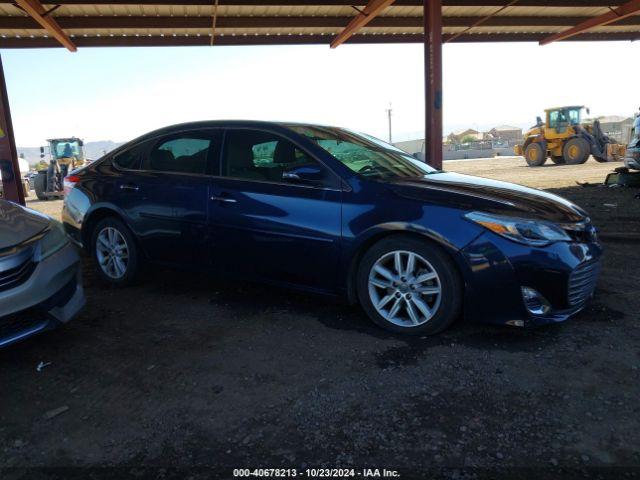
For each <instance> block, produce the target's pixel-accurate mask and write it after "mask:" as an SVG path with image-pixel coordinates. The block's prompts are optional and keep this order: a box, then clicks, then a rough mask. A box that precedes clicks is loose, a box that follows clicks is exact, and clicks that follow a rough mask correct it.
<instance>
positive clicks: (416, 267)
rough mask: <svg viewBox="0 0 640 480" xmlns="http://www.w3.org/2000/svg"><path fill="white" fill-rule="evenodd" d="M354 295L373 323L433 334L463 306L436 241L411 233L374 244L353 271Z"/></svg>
mask: <svg viewBox="0 0 640 480" xmlns="http://www.w3.org/2000/svg"><path fill="white" fill-rule="evenodd" d="M356 281H357V290H358V298H359V300H360V304H361V305H362V307H363V309H364V310H365V312H366V313H367V315H368V316H369V318H371V320H373V321H374V322H375V323H376V324H378V325H379V326H381V327H382V328H385V329H387V330H390V331H392V332H396V333H403V334H409V335H434V334H436V333H439V332H441V331H443V330H444V329H446V328H447V327H448V326H449V325H451V324H452V323H453V321H454V320H455V319H456V318H457V317H458V315H459V314H460V311H461V308H462V291H463V289H462V282H461V280H460V277H459V275H458V271H457V269H456V267H455V265H454V264H453V262H452V261H451V259H449V257H448V256H447V255H446V253H445V252H444V251H443V250H442V249H441V248H440V247H439V246H437V245H436V244H434V243H431V242H429V241H426V240H421V239H417V238H413V237H410V236H404V235H402V236H400V235H398V236H393V237H390V238H387V239H384V240H381V241H380V242H378V243H376V244H375V245H374V246H373V247H371V248H370V249H369V250H368V251H367V252H366V253H365V254H364V256H363V258H362V261H361V262H360V265H359V268H358V272H357V279H356Z"/></svg>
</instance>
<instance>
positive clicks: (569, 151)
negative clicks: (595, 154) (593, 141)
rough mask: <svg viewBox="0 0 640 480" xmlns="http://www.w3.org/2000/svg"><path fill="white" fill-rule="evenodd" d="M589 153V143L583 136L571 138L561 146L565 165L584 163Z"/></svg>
mask: <svg viewBox="0 0 640 480" xmlns="http://www.w3.org/2000/svg"><path fill="white" fill-rule="evenodd" d="M589 154H590V151H589V143H588V142H587V141H586V140H585V139H584V138H572V139H570V140H569V141H568V142H567V143H565V144H564V147H563V148H562V156H563V157H564V161H565V162H566V164H567V165H579V164H581V163H584V162H586V161H587V158H589Z"/></svg>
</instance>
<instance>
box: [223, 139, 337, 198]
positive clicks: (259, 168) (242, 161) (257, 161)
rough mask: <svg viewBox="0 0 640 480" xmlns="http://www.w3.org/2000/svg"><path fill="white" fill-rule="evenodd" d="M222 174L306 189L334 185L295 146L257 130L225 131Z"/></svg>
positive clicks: (321, 168)
mask: <svg viewBox="0 0 640 480" xmlns="http://www.w3.org/2000/svg"><path fill="white" fill-rule="evenodd" d="M222 174H223V176H225V177H233V178H241V179H247V180H257V181H263V182H276V183H288V184H306V185H310V186H335V185H336V184H337V180H336V178H335V176H334V175H333V173H331V172H330V171H329V170H327V168H326V167H324V165H322V164H321V163H320V162H318V161H317V160H315V159H313V158H311V157H310V156H309V155H307V154H306V153H305V152H303V151H302V150H301V149H300V148H298V147H297V146H296V145H295V144H293V143H292V142H290V141H289V140H287V139H285V138H282V137H280V136H278V135H275V134H273V133H269V132H262V131H257V130H229V131H227V134H226V137H225V150H224V156H223V161H222Z"/></svg>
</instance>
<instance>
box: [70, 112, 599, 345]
mask: <svg viewBox="0 0 640 480" xmlns="http://www.w3.org/2000/svg"><path fill="white" fill-rule="evenodd" d="M65 192H66V197H65V203H64V209H63V221H64V225H65V228H66V231H67V233H68V234H69V235H70V236H71V237H72V238H74V239H75V240H76V242H77V243H79V244H80V245H82V246H84V248H86V249H87V251H88V252H89V253H90V254H91V255H92V257H93V259H94V261H95V264H96V267H97V271H98V273H99V274H100V276H101V277H102V278H103V279H104V280H105V281H106V282H109V283H111V284H114V285H121V286H124V285H127V284H130V283H131V282H132V281H134V279H135V277H136V274H137V272H138V271H139V268H140V266H141V264H142V263H143V262H153V263H162V264H171V265H178V266H189V267H197V268H202V269H206V270H209V271H215V272H218V274H222V275H224V276H225V277H241V278H248V279H252V280H257V281H262V282H269V283H273V284H277V285H281V286H285V287H293V288H297V289H304V290H308V291H312V292H317V293H322V294H327V295H332V296H338V297H342V298H344V299H347V300H348V301H349V302H352V303H359V304H360V305H361V306H362V308H363V309H364V311H365V312H366V313H367V315H368V316H369V317H370V318H371V320H373V321H374V322H375V323H377V324H378V325H380V326H381V327H384V328H386V329H388V330H391V331H394V332H401V333H408V334H417V335H429V334H435V333H437V332H440V331H442V330H443V329H445V328H446V327H448V326H449V325H450V324H451V323H452V322H454V321H455V320H456V319H457V318H459V317H460V316H462V315H463V314H464V316H466V317H467V318H469V319H471V320H477V321H486V322H492V323H498V324H509V325H514V326H527V325H534V324H546V323H553V322H559V321H563V320H566V319H567V318H569V317H570V316H571V315H573V314H575V313H577V312H578V311H579V310H580V309H582V308H583V307H584V305H585V303H586V302H587V301H588V299H589V298H590V296H591V295H592V293H593V291H594V288H595V284H596V280H597V275H598V271H599V261H600V257H601V253H602V249H601V246H600V244H599V243H598V240H597V238H596V233H595V229H594V227H593V226H592V225H591V222H590V220H589V217H588V216H587V214H586V213H585V212H584V211H583V210H582V209H581V208H579V207H578V206H576V205H574V204H572V203H570V202H568V201H567V200H564V199H563V198H560V197H558V196H555V195H552V194H549V193H545V192H542V191H538V190H533V189H530V188H525V187H521V186H518V185H513V184H509V183H504V182H497V181H493V180H487V179H483V178H477V177H471V176H465V175H459V174H454V173H446V172H443V171H439V170H434V169H433V168H431V167H429V166H428V165H426V164H425V163H423V162H420V161H418V160H416V159H415V158H412V157H411V156H410V155H408V154H407V153H405V152H403V151H401V150H398V149H397V148H395V147H393V146H392V145H389V144H386V143H384V142H382V141H380V140H377V139H375V138H372V137H370V136H367V135H362V134H357V133H354V132H352V131H349V130H346V129H341V128H334V127H326V126H318V125H306V124H291V123H270V122H255V121H211V122H198V123H188V124H182V125H175V126H171V127H167V128H164V129H161V130H157V131H154V132H151V133H148V134H146V135H143V136H142V137H140V138H137V139H135V140H133V141H131V142H129V143H127V144H126V145H124V146H122V147H120V148H119V149H117V150H115V151H114V152H111V153H110V154H108V155H106V156H105V157H103V158H102V159H100V160H98V161H96V162H93V163H92V164H91V165H89V166H87V167H85V168H83V169H81V170H79V171H76V172H73V174H72V175H70V176H68V177H67V178H66V179H65Z"/></svg>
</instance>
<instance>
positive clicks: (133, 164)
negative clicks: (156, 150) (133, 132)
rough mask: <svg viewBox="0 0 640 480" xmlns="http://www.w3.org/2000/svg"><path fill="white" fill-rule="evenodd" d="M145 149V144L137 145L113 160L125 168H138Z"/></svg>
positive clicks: (118, 165)
mask: <svg viewBox="0 0 640 480" xmlns="http://www.w3.org/2000/svg"><path fill="white" fill-rule="evenodd" d="M143 151H144V145H136V146H135V147H132V148H130V149H128V150H126V151H124V152H121V153H119V154H117V155H116V156H114V157H113V160H112V162H113V163H114V164H115V165H116V166H117V167H119V168H123V169H125V170H138V169H139V168H140V160H141V159H142V153H143Z"/></svg>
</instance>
